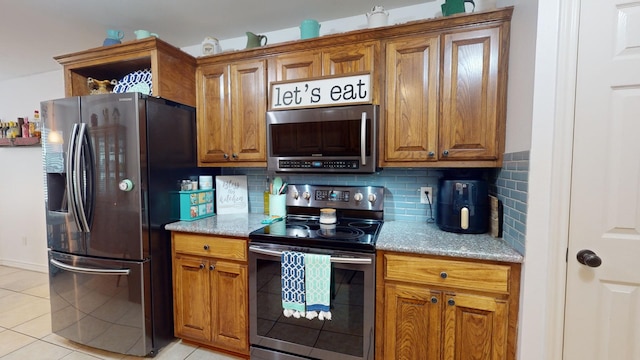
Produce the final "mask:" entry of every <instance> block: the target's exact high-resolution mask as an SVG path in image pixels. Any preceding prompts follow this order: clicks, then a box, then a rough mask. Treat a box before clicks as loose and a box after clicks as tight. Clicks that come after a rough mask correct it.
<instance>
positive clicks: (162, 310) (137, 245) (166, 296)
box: [41, 93, 198, 356]
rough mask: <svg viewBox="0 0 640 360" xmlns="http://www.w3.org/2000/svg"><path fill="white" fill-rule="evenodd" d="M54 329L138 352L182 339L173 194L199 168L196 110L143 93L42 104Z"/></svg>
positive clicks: (71, 337)
mask: <svg viewBox="0 0 640 360" xmlns="http://www.w3.org/2000/svg"><path fill="white" fill-rule="evenodd" d="M41 110H42V114H43V125H44V127H43V132H42V154H43V161H44V172H45V174H44V178H45V207H46V224H47V246H48V250H49V251H48V256H49V286H50V288H49V289H50V290H49V292H50V302H51V329H52V332H53V333H55V334H57V335H59V336H61V337H64V338H66V339H69V340H72V341H74V342H76V343H78V344H82V345H86V346H91V347H95V348H99V349H103V350H107V351H112V352H118V353H122V354H130V355H136V356H146V355H155V354H156V353H157V352H158V350H159V349H160V348H161V347H163V346H164V345H166V344H168V343H169V342H170V341H172V340H173V339H174V337H173V317H172V313H173V302H172V297H171V293H172V290H171V234H170V233H169V231H167V230H165V229H164V226H165V225H166V224H167V223H169V222H171V221H173V220H172V218H171V207H170V206H169V204H170V191H173V190H176V181H177V180H179V179H184V178H185V177H186V176H189V175H197V174H198V172H196V170H197V168H196V145H195V136H196V118H195V109H194V108H193V107H189V106H185V105H180V104H177V103H174V102H172V101H169V100H165V99H161V98H155V97H149V96H146V95H142V94H139V93H122V94H104V95H88V96H82V97H68V98H64V99H57V100H50V101H44V102H42V103H41Z"/></svg>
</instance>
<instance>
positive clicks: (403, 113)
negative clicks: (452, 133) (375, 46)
mask: <svg viewBox="0 0 640 360" xmlns="http://www.w3.org/2000/svg"><path fill="white" fill-rule="evenodd" d="M438 43H439V38H438V37H437V36H432V37H422V36H421V37H418V38H405V39H398V40H394V41H390V42H388V43H387V46H386V106H385V111H386V116H384V117H383V119H384V126H383V136H382V137H381V139H383V140H382V141H383V142H384V159H383V165H388V164H390V163H391V164H393V163H395V164H396V165H405V166H409V165H416V164H415V163H419V162H425V161H435V160H437V157H436V156H435V152H436V151H437V144H436V141H437V138H438V137H437V117H438V97H437V89H438V67H439V66H438Z"/></svg>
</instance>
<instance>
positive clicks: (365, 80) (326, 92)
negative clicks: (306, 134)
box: [271, 74, 371, 110]
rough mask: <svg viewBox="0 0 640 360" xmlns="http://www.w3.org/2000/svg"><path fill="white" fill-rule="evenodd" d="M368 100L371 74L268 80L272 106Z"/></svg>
mask: <svg viewBox="0 0 640 360" xmlns="http://www.w3.org/2000/svg"><path fill="white" fill-rule="evenodd" d="M370 102H371V74H360V75H350V76H340V77H328V78H323V79H317V80H308V81H296V82H280V83H271V109H272V110H280V109H289V108H301V107H316V106H327V105H344V104H353V103H370Z"/></svg>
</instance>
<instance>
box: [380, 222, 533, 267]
mask: <svg viewBox="0 0 640 360" xmlns="http://www.w3.org/2000/svg"><path fill="white" fill-rule="evenodd" d="M376 249H378V250H389V251H399V252H406V253H414V254H429V255H440V256H453V257H461V258H471V259H482V260H495V261H505V262H513V263H521V262H523V260H524V258H523V256H522V255H521V254H520V253H518V252H517V251H515V250H514V249H513V248H512V247H511V246H509V244H507V243H506V242H505V241H504V240H502V239H496V238H494V237H492V236H491V235H489V234H479V235H473V234H456V233H451V232H446V231H442V230H440V229H439V228H438V226H437V225H436V224H426V223H420V222H405V221H385V222H384V225H383V226H382V230H381V231H380V235H379V236H378V240H377V241H376Z"/></svg>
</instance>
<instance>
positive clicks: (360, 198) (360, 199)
mask: <svg viewBox="0 0 640 360" xmlns="http://www.w3.org/2000/svg"><path fill="white" fill-rule="evenodd" d="M362 199H363V196H362V193H361V192H357V193H356V194H355V195H353V200H355V201H356V202H360V201H362Z"/></svg>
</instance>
